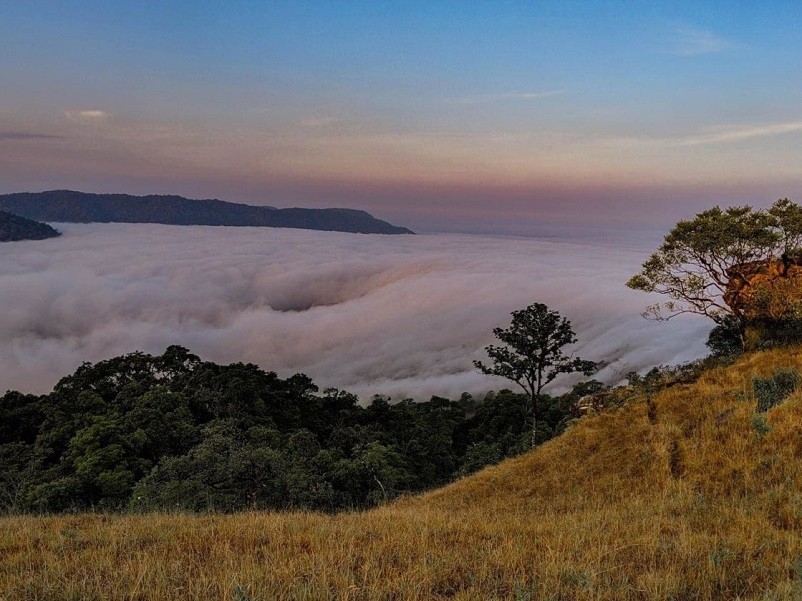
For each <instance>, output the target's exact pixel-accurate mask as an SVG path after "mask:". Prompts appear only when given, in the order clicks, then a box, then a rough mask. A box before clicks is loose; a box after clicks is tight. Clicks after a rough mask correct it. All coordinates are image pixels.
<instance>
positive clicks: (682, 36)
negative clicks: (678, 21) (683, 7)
mask: <svg viewBox="0 0 802 601" xmlns="http://www.w3.org/2000/svg"><path fill="white" fill-rule="evenodd" d="M729 46H730V43H729V42H728V41H727V40H725V39H724V38H722V37H721V36H718V35H716V34H715V33H713V32H712V31H707V30H704V29H696V28H693V27H687V26H684V25H683V26H679V27H677V28H676V29H675V30H674V32H673V40H672V43H671V47H670V48H669V50H668V53H669V54H674V55H676V56H699V55H703V54H714V53H716V52H721V51H722V50H726V49H727V48H728V47H729Z"/></svg>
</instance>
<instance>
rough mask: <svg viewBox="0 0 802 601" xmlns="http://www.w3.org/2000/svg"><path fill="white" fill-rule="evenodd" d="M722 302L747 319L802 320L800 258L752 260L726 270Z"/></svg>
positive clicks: (801, 266)
mask: <svg viewBox="0 0 802 601" xmlns="http://www.w3.org/2000/svg"><path fill="white" fill-rule="evenodd" d="M727 276H728V277H729V281H728V282H727V289H726V291H725V293H724V302H725V303H727V305H728V306H729V307H730V308H731V309H732V310H733V311H734V312H735V313H736V314H737V315H741V316H743V317H744V318H746V319H747V320H750V319H763V318H771V319H784V318H788V317H795V318H796V317H802V314H800V311H802V258H799V257H788V256H786V255H783V257H782V258H780V259H768V260H765V261H752V262H750V263H744V264H742V265H736V266H734V267H731V268H729V269H728V270H727Z"/></svg>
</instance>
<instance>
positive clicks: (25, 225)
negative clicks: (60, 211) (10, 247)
mask: <svg viewBox="0 0 802 601" xmlns="http://www.w3.org/2000/svg"><path fill="white" fill-rule="evenodd" d="M60 235H61V234H60V233H59V232H58V231H57V230H55V229H53V228H52V227H50V226H49V225H47V224H46V223H39V222H37V221H33V220H31V219H25V218H24V217H19V216H17V215H12V214H11V213H6V212H5V211H0V242H18V241H20V240H44V239H46V238H54V237H56V236H60Z"/></svg>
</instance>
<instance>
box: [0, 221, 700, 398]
mask: <svg viewBox="0 0 802 601" xmlns="http://www.w3.org/2000/svg"><path fill="white" fill-rule="evenodd" d="M57 227H58V228H59V229H60V230H61V231H62V232H63V233H64V235H63V236H62V237H60V238H55V239H51V240H45V241H31V242H14V243H7V244H2V245H0V308H2V310H0V393H1V392H2V391H3V390H6V389H16V390H22V391H25V392H33V393H43V392H47V391H49V390H50V389H51V388H52V386H53V385H54V384H55V383H56V381H57V380H58V379H59V378H60V377H62V376H64V375H67V374H70V373H72V372H73V371H74V370H75V368H76V367H77V366H78V365H80V364H81V363H82V362H84V361H91V362H95V361H98V360H101V359H106V358H110V357H113V356H116V355H120V354H123V353H127V352H131V351H134V350H141V351H145V352H148V353H154V354H157V353H161V352H162V351H163V350H164V349H165V347H167V346H168V345H170V344H181V345H184V346H186V347H188V348H189V349H191V350H192V351H193V352H194V353H196V354H198V355H200V356H201V357H202V358H203V359H207V360H212V361H217V362H223V363H229V362H236V361H243V362H253V363H257V364H258V365H260V366H262V367H263V368H265V369H267V370H273V371H276V372H278V374H279V375H280V376H282V377H287V376H289V375H292V374H293V373H296V372H304V373H306V374H308V375H309V376H311V377H312V378H313V379H314V381H315V382H316V383H317V384H318V385H319V386H320V387H321V388H324V387H338V388H343V389H346V390H349V391H351V392H355V393H357V394H359V395H360V397H361V398H363V399H368V398H370V396H371V395H373V394H376V393H380V394H384V395H390V396H393V397H394V398H398V397H404V396H412V397H414V398H418V399H427V398H428V397H429V396H431V395H433V394H437V395H441V396H447V397H451V398H457V397H458V396H459V394H460V393H461V392H463V391H469V392H471V393H473V394H482V393H484V392H485V391H487V390H490V389H496V390H498V389H500V388H503V387H512V385H511V384H509V383H507V382H506V381H505V380H500V379H496V378H492V377H489V376H484V375H481V374H479V373H477V372H476V371H475V370H474V368H473V366H472V360H474V359H482V358H484V355H483V351H482V349H483V347H484V346H485V345H487V344H490V343H492V342H494V339H493V335H492V329H493V328H494V327H496V326H506V325H508V324H509V320H510V315H509V314H510V312H511V311H513V310H515V309H520V308H523V307H526V306H527V305H529V304H531V303H533V302H542V303H545V304H547V305H548V306H549V307H551V308H553V309H556V310H558V311H560V313H561V314H562V315H563V316H565V317H567V318H568V319H570V320H571V322H572V323H573V326H574V330H575V331H576V333H577V336H578V338H579V343H578V345H577V346H576V349H575V350H576V353H577V354H578V355H579V356H581V357H582V358H585V359H592V360H597V361H602V360H603V361H605V362H606V367H605V368H604V369H603V370H602V371H601V372H600V373H599V374H598V375H597V377H598V378H600V379H603V380H606V381H608V382H611V383H612V382H616V381H620V380H621V379H622V377H623V375H624V374H625V373H627V372H629V371H632V370H644V369H646V368H649V367H652V366H654V365H657V364H665V363H677V362H681V361H686V360H690V359H694V358H696V357H699V356H702V355H704V354H705V350H706V349H705V347H704V340H705V338H706V333H707V331H708V330H709V329H710V326H711V324H710V323H709V322H708V321H707V320H704V319H701V318H694V317H687V318H683V317H679V318H677V319H676V320H672V321H671V322H670V323H654V322H648V321H646V320H644V319H643V318H641V317H640V313H641V311H642V310H643V308H644V306H645V305H647V304H649V303H650V302H654V301H655V300H659V299H652V298H650V297H649V296H648V295H645V294H643V293H639V292H634V291H631V290H629V289H627V288H626V287H625V285H624V284H625V282H626V281H627V279H628V278H629V277H630V276H631V275H632V274H634V273H635V272H637V271H638V269H639V266H640V264H641V263H642V262H643V261H644V259H645V258H646V257H647V256H648V254H649V252H650V251H651V250H653V249H654V246H655V243H654V242H655V241H649V242H648V243H646V242H643V241H640V242H639V241H634V240H631V239H629V240H626V239H625V238H626V237H625V236H624V237H622V238H620V239H619V238H616V237H615V236H614V235H613V236H611V235H606V236H602V237H599V236H596V237H593V236H589V235H586V234H585V233H583V232H582V231H577V232H573V233H571V232H570V231H567V230H565V231H562V232H561V233H560V235H559V236H557V237H551V238H524V237H502V236H475V235H452V234H449V235H443V234H430V235H417V236H378V235H356V234H343V233H335V232H313V231H305V230H289V229H287V230H284V229H266V228H224V227H177V226H163V225H129V224H88V225H77V224H61V225H57ZM555 384H558V382H555ZM555 390H556V389H555Z"/></svg>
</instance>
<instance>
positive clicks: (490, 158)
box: [0, 0, 802, 233]
mask: <svg viewBox="0 0 802 601" xmlns="http://www.w3.org/2000/svg"><path fill="white" fill-rule="evenodd" d="M0 11H2V15H3V18H2V20H1V21H0V40H2V41H3V48H4V51H3V53H0V192H12V191H21V190H44V189H51V188H74V189H82V190H87V191H97V192H106V191H108V192H110V191H124V192H131V193H178V194H183V195H186V196H193V197H201V196H202V197H219V198H224V199H227V200H234V201H243V202H255V203H265V204H272V205H276V206H334V205H337V206H352V207H357V208H364V209H366V210H369V211H371V212H373V213H374V214H376V215H378V216H380V217H384V218H387V219H390V220H393V221H395V222H399V223H402V224H404V225H409V226H412V227H414V228H417V229H421V230H433V231H436V230H462V231H499V232H504V231H506V232H516V233H525V232H526V230H527V228H528V227H530V225H533V224H540V223H542V222H544V221H560V222H564V221H572V220H574V221H581V222H583V223H594V222H599V221H604V222H607V221H614V220H624V221H626V222H628V223H633V224H637V225H639V226H640V225H644V224H659V225H664V224H666V223H669V224H670V223H671V222H673V221H674V220H676V218H678V217H683V216H687V215H688V214H693V212H695V211H696V210H699V209H702V208H706V207H707V206H710V205H712V204H716V203H720V204H738V203H751V204H768V203H770V202H772V201H773V200H775V199H776V198H777V197H779V196H789V197H791V198H795V199H796V200H802V194H800V192H802V160H800V159H802V156H801V155H802V77H800V65H801V64H802V49H801V48H800V44H801V43H802V42H800V38H799V35H798V32H799V31H800V30H802V4H799V3H798V2H766V3H758V2H652V3H650V2H613V1H608V2H565V1H564V2H478V1H477V2H404V3H399V2H362V3H357V2H175V1H174V2H170V1H166V2H147V1H140V2H131V3H128V2H126V3H110V2H47V1H38V2H8V1H2V0H0Z"/></svg>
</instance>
